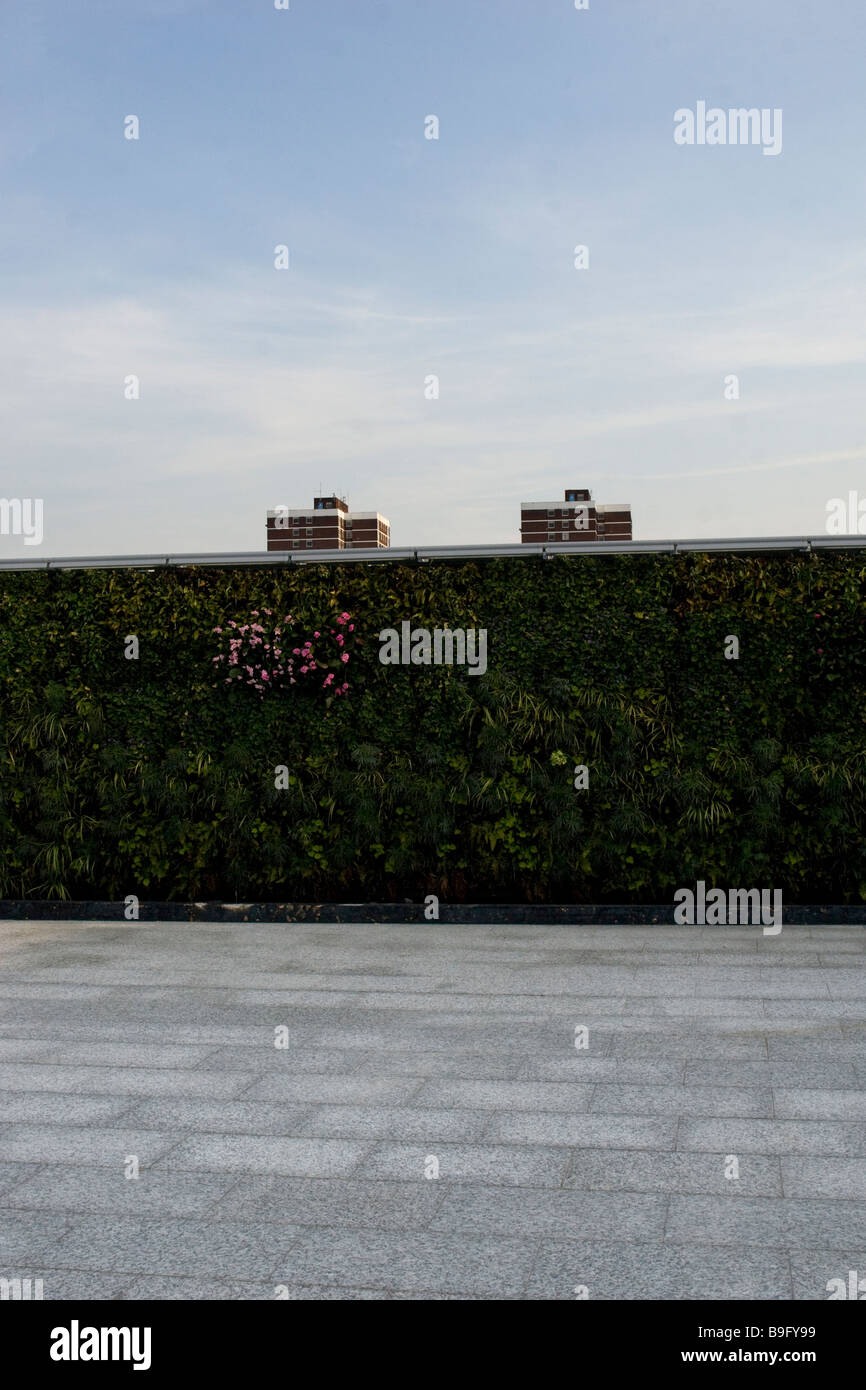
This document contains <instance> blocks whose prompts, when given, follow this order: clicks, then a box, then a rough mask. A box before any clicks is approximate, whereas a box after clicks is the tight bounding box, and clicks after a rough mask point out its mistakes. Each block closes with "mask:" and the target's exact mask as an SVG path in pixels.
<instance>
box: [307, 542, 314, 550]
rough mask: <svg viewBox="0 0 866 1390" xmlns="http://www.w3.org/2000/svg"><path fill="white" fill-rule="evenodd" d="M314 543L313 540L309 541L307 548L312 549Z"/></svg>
mask: <svg viewBox="0 0 866 1390" xmlns="http://www.w3.org/2000/svg"><path fill="white" fill-rule="evenodd" d="M312 545H313V542H312V541H307V549H308V550H311V549H312Z"/></svg>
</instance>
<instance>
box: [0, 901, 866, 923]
mask: <svg viewBox="0 0 866 1390" xmlns="http://www.w3.org/2000/svg"><path fill="white" fill-rule="evenodd" d="M126 920H127V919H126V918H125V916H124V906H123V903H120V902H118V903H105V902H101V903H98V902H58V901H56V900H52V901H50V902H48V901H45V900H42V899H35V898H34V899H32V900H25V901H13V900H8V899H7V900H0V921H9V922H124V921H126ZM137 920H139V921H141V922H338V923H339V922H345V923H347V924H348V923H352V922H393V923H406V922H418V923H423V924H424V925H425V926H426V925H431V926H432V925H435V923H429V924H428V922H427V920H426V918H425V917H424V906H423V904H422V903H412V902H405V903H148V902H142V903H141V904H140V905H139V916H138V919H137ZM438 920H439V921H440V922H442V923H457V924H461V925H465V926H485V925H498V924H500V923H515V924H520V923H523V924H525V925H527V926H673V925H675V924H674V908H673V905H672V904H666V905H664V906H661V907H653V906H649V905H646V906H645V905H643V904H631V905H625V906H621V907H618V906H616V905H615V904H609V903H608V904H604V905H602V906H592V905H590V904H582V905H577V904H573V903H549V904H545V903H529V904H527V903H516V904H509V903H474V904H473V903H466V904H459V903H440V905H439V919H438ZM782 922H783V924H784V923H786V922H787V923H789V924H790V925H797V924H799V925H803V926H810V925H811V926H822V925H826V926H866V903H858V904H855V905H850V906H840V907H837V906H833V905H824V904H820V905H818V906H809V905H808V904H804V905H803V906H796V905H793V904H791V905H788V904H787V903H786V904H785V906H784V909H783V912H782Z"/></svg>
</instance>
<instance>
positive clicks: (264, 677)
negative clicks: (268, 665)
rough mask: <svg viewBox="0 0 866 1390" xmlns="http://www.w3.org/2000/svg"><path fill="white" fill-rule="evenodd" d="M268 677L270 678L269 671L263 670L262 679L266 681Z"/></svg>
mask: <svg viewBox="0 0 866 1390" xmlns="http://www.w3.org/2000/svg"><path fill="white" fill-rule="evenodd" d="M267 679H268V673H267V671H262V680H263V681H266V680H267Z"/></svg>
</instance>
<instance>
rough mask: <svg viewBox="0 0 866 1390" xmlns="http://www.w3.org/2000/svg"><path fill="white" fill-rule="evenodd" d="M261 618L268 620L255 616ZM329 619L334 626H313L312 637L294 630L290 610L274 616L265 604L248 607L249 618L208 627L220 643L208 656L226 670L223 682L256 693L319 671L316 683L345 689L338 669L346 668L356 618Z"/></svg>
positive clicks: (331, 693) (345, 615) (329, 689)
mask: <svg viewBox="0 0 866 1390" xmlns="http://www.w3.org/2000/svg"><path fill="white" fill-rule="evenodd" d="M260 618H265V619H267V623H264V622H259V621H258V619H260ZM331 621H333V622H334V623H335V624H336V626H334V627H331V628H329V629H328V630H327V635H326V634H325V633H324V632H323V631H322V630H317V631H315V632H314V633H313V635H312V637H307V638H302V637H300V636H299V635H297V634H296V633H295V632H294V629H293V624H294V619H293V618H292V615H291V613H287V614H286V616H285V617H284V618H282V619H280V618H279V617H277V618H276V619H275V618H274V614H273V611H272V609H270V608H263V609H262V610H261V611H259V610H258V609H253V611H252V613H251V614H250V619H249V621H246V622H237V621H235V620H234V619H232V620H231V621H230V622H229V623H228V624H227V625H226V626H225V627H224V628H223V627H215V628H214V629H213V631H214V633H216V635H217V636H219V637H220V638H221V639H222V646H223V650H222V651H221V652H220V653H219V654H218V655H217V656H215V657H213V662H214V664H215V665H216V666H217V667H218V668H220V667H221V668H222V669H223V670H224V671H226V672H227V674H226V675H225V677H224V681H225V684H226V685H236V684H241V685H248V686H251V687H252V688H253V690H257V691H258V692H259V694H260V695H263V694H264V692H265V691H266V690H272V689H273V688H274V687H275V686H277V685H280V684H283V685H285V684H289V685H297V684H298V683H299V682H300V681H301V680H304V681H307V680H310V679H311V678H312V679H314V680H315V679H316V677H317V673H318V675H323V676H324V680H322V681H321V686H320V688H321V689H322V690H326V691H327V692H328V694H329V696H334V695H345V694H346V692H347V690H348V689H349V683H348V681H345V680H343V681H340V680H339V679H338V675H340V676H342V675H344V674H345V665H346V663H347V662H348V660H349V650H348V648H349V646H350V645H351V643H352V637H351V636H350V634H352V633H354V631H355V624H354V623H353V622H352V621H351V614H350V613H340V614H339V615H338V616H337V617H335V618H333V619H332V620H331ZM317 683H318V682H317Z"/></svg>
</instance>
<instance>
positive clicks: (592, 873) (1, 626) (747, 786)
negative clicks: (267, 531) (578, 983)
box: [0, 551, 866, 903]
mask: <svg viewBox="0 0 866 1390" xmlns="http://www.w3.org/2000/svg"><path fill="white" fill-rule="evenodd" d="M864 582H866V565H864V562H863V560H862V558H861V557H860V556H859V554H858V553H857V552H852V551H822V552H821V553H812V554H804V553H800V552H783V553H775V554H772V553H771V554H767V555H745V556H743V555H735V554H730V553H707V554H697V553H696V554H688V555H669V554H659V555H613V554H612V555H605V556H597V555H593V556H585V555H568V556H559V557H557V558H554V559H541V558H538V557H535V556H525V557H524V556H518V557H514V558H502V559H488V560H482V561H478V562H466V561H443V562H437V563H420V564H417V565H415V564H405V563H398V562H396V561H395V562H391V561H379V562H376V563H368V564H363V563H356V564H351V565H349V564H347V565H344V566H340V565H321V566H319V565H299V566H286V567H285V568H283V567H280V568H279V570H277V569H275V568H274V567H272V566H268V567H264V566H262V567H255V566H247V567H239V568H193V567H190V568H185V569H170V568H166V569H159V570H137V569H125V570H114V571H108V570H80V571H75V570H65V571H57V572H43V571H23V572H17V571H15V572H10V571H7V572H4V573H3V574H2V575H0V897H4V898H13V899H15V898H82V899H110V900H117V899H120V898H122V897H123V896H125V895H126V894H128V893H136V894H138V895H139V896H141V897H142V898H146V899H150V900H179V901H191V900H196V899H199V900H200V899H210V900H215V899H221V900H223V901H262V902H264V901H291V900H295V901H337V900H346V899H347V898H351V899H354V900H358V899H363V900H367V901H375V900H382V901H386V900H388V899H402V898H404V897H412V898H414V899H419V898H420V897H421V896H423V895H424V894H425V893H428V892H434V893H437V894H440V895H441V896H443V897H445V898H446V899H450V900H452V901H475V902H484V901H502V902H505V901H508V902H597V903H602V902H619V903H628V902H633V903H639V902H664V901H670V899H671V897H672V893H673V891H674V889H675V888H676V887H677V886H679V885H681V884H683V883H690V882H693V881H694V880H695V879H696V878H699V877H700V878H704V879H706V880H707V882H711V883H715V884H719V885H721V886H729V885H744V886H750V885H752V884H765V885H766V884H773V885H774V886H776V887H780V888H781V889H782V890H783V891H784V894H785V899H786V901H788V902H797V901H799V902H814V903H818V902H836V903H844V902H860V901H862V900H866V847H864V829H866V699H864V696H866V640H864V615H866V605H864ZM404 620H408V621H410V622H411V623H412V624H413V626H420V627H427V628H430V629H433V628H435V627H444V626H450V627H463V628H471V627H476V628H484V629H486V631H487V643H488V669H487V672H486V673H485V674H484V675H483V676H477V677H470V676H469V675H468V674H467V671H466V669H465V668H464V667H459V666H454V667H448V666H384V665H382V664H381V663H380V661H379V641H378V634H379V632H380V631H381V630H382V629H383V628H386V627H395V626H396V627H399V625H400V623H401V621H404ZM232 625H234V626H232ZM730 636H735V637H736V638H737V641H738V645H739V655H738V657H737V659H727V658H726V656H725V649H726V639H728V638H729V637H730ZM130 638H135V639H136V640H135V642H134V643H132V642H130V641H129V639H130ZM253 639H256V640H253ZM233 644H234V645H233ZM133 651H134V652H135V654H134V655H132V654H131V653H132V652H133ZM233 658H234V660H233ZM578 766H585V767H586V769H587V777H586V779H585V780H587V783H588V784H587V785H586V786H585V787H584V786H579V787H576V786H575V780H576V779H575V768H576V767H578ZM280 769H282V771H280ZM578 780H580V779H578Z"/></svg>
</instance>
